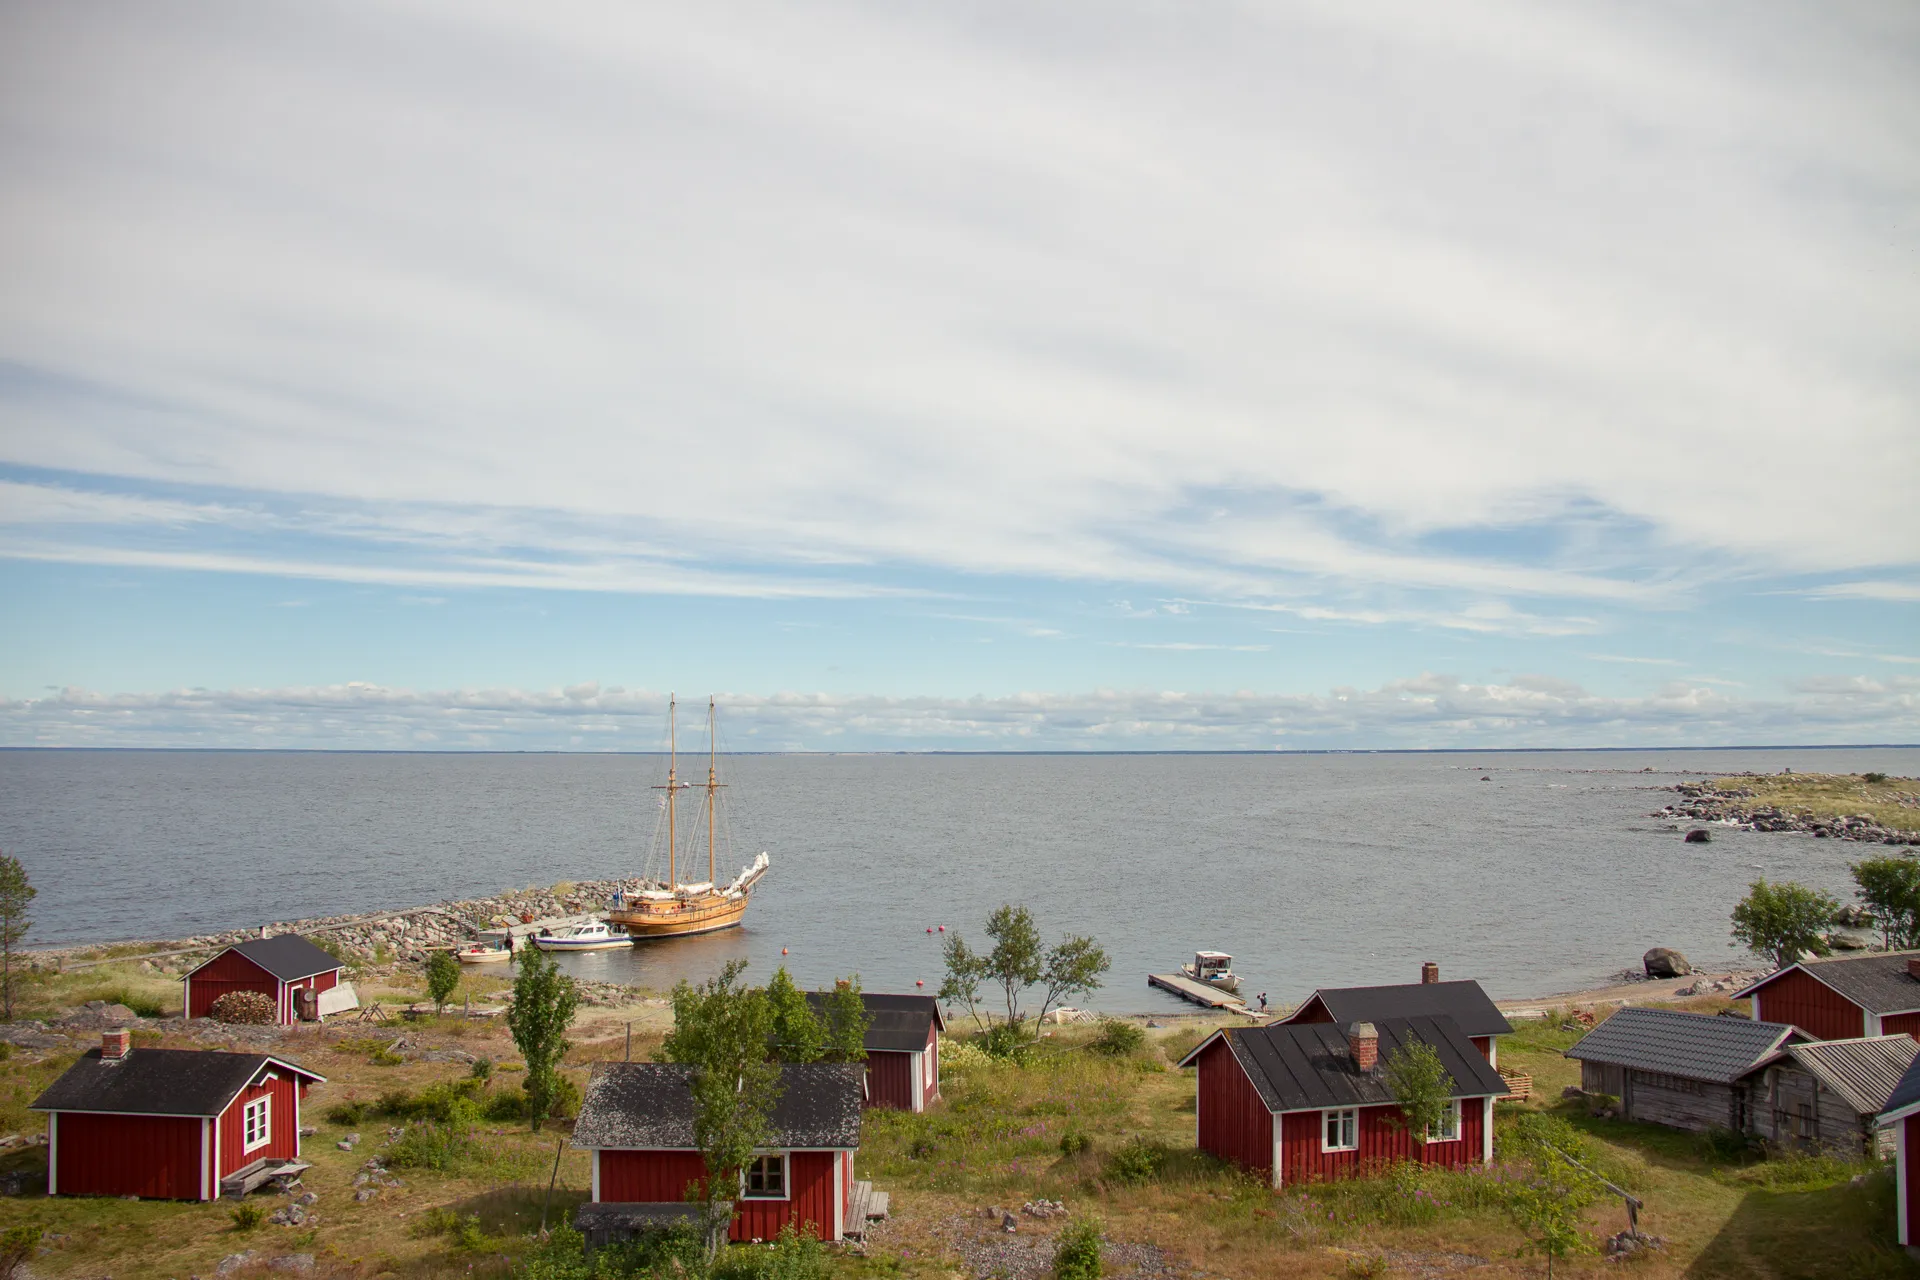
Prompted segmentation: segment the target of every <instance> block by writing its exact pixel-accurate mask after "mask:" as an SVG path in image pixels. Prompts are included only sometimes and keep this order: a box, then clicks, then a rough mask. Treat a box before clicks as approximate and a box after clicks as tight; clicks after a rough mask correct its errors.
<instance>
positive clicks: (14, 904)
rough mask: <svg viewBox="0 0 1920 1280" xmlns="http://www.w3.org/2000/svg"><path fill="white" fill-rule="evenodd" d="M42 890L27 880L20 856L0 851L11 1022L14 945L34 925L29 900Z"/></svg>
mask: <svg viewBox="0 0 1920 1280" xmlns="http://www.w3.org/2000/svg"><path fill="white" fill-rule="evenodd" d="M39 892H40V891H39V890H38V889H36V888H34V887H33V886H32V885H31V884H28V883H27V869H26V868H25V867H23V866H21V865H20V859H18V858H14V857H9V856H8V855H6V854H4V853H0V991H4V993H5V1002H6V1013H7V1019H6V1020H7V1021H8V1022H12V1021H13V949H14V948H15V947H17V946H19V945H20V942H21V940H22V939H23V938H25V937H26V936H27V930H28V929H29V928H31V927H32V926H33V921H31V920H29V919H28V918H27V904H28V903H30V902H32V901H33V899H34V895H36V894H38V893H39Z"/></svg>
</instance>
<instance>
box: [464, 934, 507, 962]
mask: <svg viewBox="0 0 1920 1280" xmlns="http://www.w3.org/2000/svg"><path fill="white" fill-rule="evenodd" d="M453 955H454V958H455V959H457V960H458V961H459V962H460V963H461V964H496V963H498V962H499V961H501V960H511V959H513V950H512V948H510V947H509V946H508V945H507V943H506V942H505V940H504V939H493V938H482V939H481V940H480V941H478V942H469V943H467V944H466V945H465V946H462V947H457V948H455V949H454V953H453Z"/></svg>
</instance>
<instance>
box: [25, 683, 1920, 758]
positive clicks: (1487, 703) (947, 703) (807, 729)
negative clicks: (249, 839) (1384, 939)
mask: <svg viewBox="0 0 1920 1280" xmlns="http://www.w3.org/2000/svg"><path fill="white" fill-rule="evenodd" d="M720 703H721V706H722V707H723V708H724V714H725V723H726V725H727V730H728V735H729V737H730V738H731V740H732V742H733V744H734V746H735V747H736V748H739V749H745V750H783V749H811V750H867V749H871V750H915V749H925V748H949V749H961V750H1037V749H1053V750H1125V749H1211V750H1239V749H1245V750H1261V749H1271V748H1289V747H1299V748H1310V747H1342V748H1360V747H1377V748H1393V747H1399V748H1420V747H1450V746H1460V747H1477V746H1506V747H1593V746H1644V747H1652V746H1705V745H1737V744H1742V743H1779V742H1795V743H1807V744H1817V743H1839V742H1860V741H1881V742H1886V741H1908V742H1911V741H1914V740H1916V739H1920V679H1913V678H1905V679H1896V680H1892V681H1872V680H1865V679H1862V678H1857V677H1831V678H1823V679H1818V680H1809V681H1806V682H1803V683H1802V685H1800V686H1799V687H1797V688H1796V689H1795V690H1794V691H1793V692H1792V693H1791V695H1790V696H1788V697H1786V698H1782V699H1775V700H1761V699H1742V698H1735V697H1731V696H1729V695H1726V694H1724V693H1721V692H1719V691H1717V690H1715V689H1713V688H1711V687H1707V686H1705V685H1700V684H1692V683H1689V682H1686V681H1673V682H1670V683H1668V684H1666V685H1664V686H1662V687H1661V688H1660V689H1659V690H1658V691H1657V692H1655V693H1652V694H1650V695H1647V696H1645V697H1638V698H1608V697H1601V696H1599V695H1596V694H1593V693H1589V692H1588V691H1586V690H1585V689H1583V688H1582V687H1581V686H1579V685H1578V684H1576V683H1574V682H1572V681H1567V680H1563V679H1558V678H1555V677H1552V676H1543V675H1529V676H1519V677H1515V678H1514V679H1513V680H1512V681H1510V682H1509V683H1506V684H1471V683H1468V682H1464V681H1461V680H1459V679H1457V678H1455V677H1453V676H1449V675H1443V674H1438V673H1431V672H1428V673H1423V674H1421V675H1419V676H1415V677H1410V678H1408V679H1404V680H1396V681H1390V682H1388V683H1386V684H1382V685H1380V686H1378V687H1375V688H1372V689H1360V688H1355V687H1341V688H1335V689H1333V690H1330V691H1328V692H1326V693H1320V694H1257V693H1246V692H1242V693H1185V692H1166V691H1163V692H1155V691H1121V690H1095V691H1091V692H1086V693H1078V694H1046V693H1018V694H1009V695H1004V696H995V697H974V698H935V697H882V696H878V695H861V694H828V693H798V692H788V693H776V694H765V695H756V694H723V695H721V696H720ZM665 713H666V695H665V694H662V693H655V692H650V691H644V690H628V689H623V688H619V687H617V686H616V687H606V686H602V685H600V684H599V683H597V682H591V681H589V682H583V683H580V684H576V685H571V686H567V687H565V688H560V689H546V690H534V689H451V690H438V691H415V690H410V689H403V688H391V687H385V686H380V685H373V684H344V685H330V686H323V687H310V688H285V689H233V690H208V689H183V690H175V691H172V692H166V693H150V694H101V693H95V692H92V691H88V690H84V689H65V690H61V691H59V692H57V693H53V694H50V695H48V696H46V697H42V698H26V699H12V700H9V699H0V745H7V746H21V747H25V746H71V747H86V746H96V747H107V746H115V747H127V746H147V747H321V748H326V747H333V748H353V749H364V748H391V749H434V750H461V749H499V748H512V749H530V750H539V749H561V750H652V749H655V748H656V747H657V746H658V743H659V739H660V735H661V724H662V721H663V719H664V716H665Z"/></svg>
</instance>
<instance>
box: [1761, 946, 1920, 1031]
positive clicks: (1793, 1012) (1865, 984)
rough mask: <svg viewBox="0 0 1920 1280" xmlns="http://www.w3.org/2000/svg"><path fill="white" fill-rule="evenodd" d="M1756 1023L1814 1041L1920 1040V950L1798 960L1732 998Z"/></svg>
mask: <svg viewBox="0 0 1920 1280" xmlns="http://www.w3.org/2000/svg"><path fill="white" fill-rule="evenodd" d="M1742 996H1749V997H1751V998H1752V999H1753V1016H1754V1018H1755V1020H1757V1021H1760V1022H1784V1023H1787V1024H1789V1025H1791V1026H1794V1027H1798V1028H1799V1029H1800V1030H1801V1031H1803V1032H1805V1033H1806V1034H1807V1035H1809V1036H1812V1037H1813V1038H1814V1039H1815V1040H1856V1039H1859V1038H1860V1037H1862V1036H1891V1035H1908V1036H1912V1037H1913V1038H1914V1039H1916V1040H1920V951H1882V952H1876V953H1874V954H1871V955H1859V956H1834V957H1832V958H1831V959H1826V960H1803V961H1801V962H1800V963H1799V964H1790V965H1788V966H1787V967H1786V968H1784V969H1778V970H1775V971H1774V972H1773V973H1770V974H1768V975H1767V976H1766V977H1764V978H1761V979H1760V980H1759V981H1758V982H1755V983H1752V984H1751V985H1749V986H1748V987H1747V988H1746V989H1745V990H1744V991H1740V992H1738V993H1736V994H1735V995H1734V997H1733V998H1734V999H1735V1000H1738V999H1740V998H1741V997H1742Z"/></svg>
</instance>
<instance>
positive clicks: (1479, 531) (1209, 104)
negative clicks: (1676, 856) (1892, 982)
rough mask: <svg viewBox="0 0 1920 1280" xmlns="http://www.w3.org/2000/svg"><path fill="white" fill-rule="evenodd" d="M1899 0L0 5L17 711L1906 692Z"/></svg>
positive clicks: (1908, 277) (1043, 738)
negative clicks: (1741, 1) (1735, 17)
mask: <svg viewBox="0 0 1920 1280" xmlns="http://www.w3.org/2000/svg"><path fill="white" fill-rule="evenodd" d="M1917 214H1920V10H1916V9H1915V8H1914V7H1913V6H1910V5H1904V4H1899V3H1885V4H1872V3H1839V4H1824V5H1810V4H1802V5H1792V4H1782V3H1756V4H1753V5H1747V6H1742V8H1741V13H1740V19H1739V21H1737V22H1733V21H1728V14H1727V11H1726V10H1725V9H1724V8H1723V7H1721V6H1713V5H1701V4H1685V3H1682V4H1651V3H1609V4H1586V5H1581V4H1571V5H1559V6H1540V5H1532V4H1522V3H1511V4H1507V3H1463V4H1458V5H1448V6H1434V5H1430V4H1423V3H1417V2H1410V3H1402V4H1394V3H1380V4H1369V3H1352V2H1351V0H1340V2H1339V3H1313V2H1312V0H1303V2H1302V3H1298V4H1289V5H1264V4H1260V5H1256V4H1233V3H1224V2H1223V3H1218V4H1210V5H1190V4H1178V5H1176V4H1170V3H1165V2H1164V0H1161V2H1157V3H1141V2H1134V0H1099V2H1098V3H1093V2H1091V0H1089V2H1085V3H1061V4H1054V5H1044V6H1037V5H1033V4H1030V3H1019V4H1014V3H991V2H989V3H970V4H965V5H961V4H936V5H913V6H905V5H897V4H884V3H877V2H876V3H867V4H844V3H831V2H827V3H819V4H809V5H805V6H794V5H788V4H764V5H762V4H749V3H743V4H731V3H729V4H717V5H698V6H686V5H652V4H628V3H617V4H616V3H592V2H586V0H550V2H549V3H544V4H541V5H525V4H499V3H489V2H488V0H460V2H459V3H409V2H407V0H383V3H380V4H364V3H354V2H352V0H342V2H340V3H334V4H328V5H310V6H298V7H287V6H261V5H257V4H251V3H244V2H240V0H233V2H230V3H221V2H218V0H200V2H197V3H191V4H183V3H170V2H169V0H142V2H141V3H120V4H114V3H104V4H94V5H9V6H5V7H0V601H4V602H5V608H4V610H0V615H3V616H4V626H0V746H34V745H46V746H208V747H249V746H257V747H327V748H361V747H364V748H379V749H402V748H412V749H472V748H486V749H589V750H599V749H649V748H651V747H653V746H655V745H656V744H657V743H658V742H659V740H660V737H661V731H662V726H661V717H662V711H663V709H664V701H665V697H666V694H667V692H668V691H678V692H679V693H680V694H681V695H683V696H684V697H687V698H689V699H692V700H695V701H704V699H705V697H706V696H707V695H709V694H713V695H717V696H718V697H719V698H720V700H721V703H722V706H723V707H724V708H725V711H724V714H725V715H726V716H727V717H728V724H729V733H730V734H731V736H732V738H733V741H734V742H735V744H736V745H737V746H740V747H743V748H759V749H806V750H868V749H882V750H894V749H928V748H953V749H978V750H999V749H1067V750H1073V749H1101V750H1127V749H1178V748H1193V749H1275V748H1277V749H1302V748H1313V749H1322V748H1420V747H1456V746H1458V747H1491V746H1513V747H1524V746H1540V747H1578V746H1662V745H1672V746H1680V745H1723V744H1732V745H1739V744H1759V743H1796V744H1797V743H1843V742H1844V743H1884V742H1905V743H1912V742H1916V741H1920V516H1916V512H1915V505H1914V500H1913V495H1914V492H1915V488H1916V481H1920V254H1917V253H1916V249H1917V248H1920V221H1917V220H1916V215H1917Z"/></svg>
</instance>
